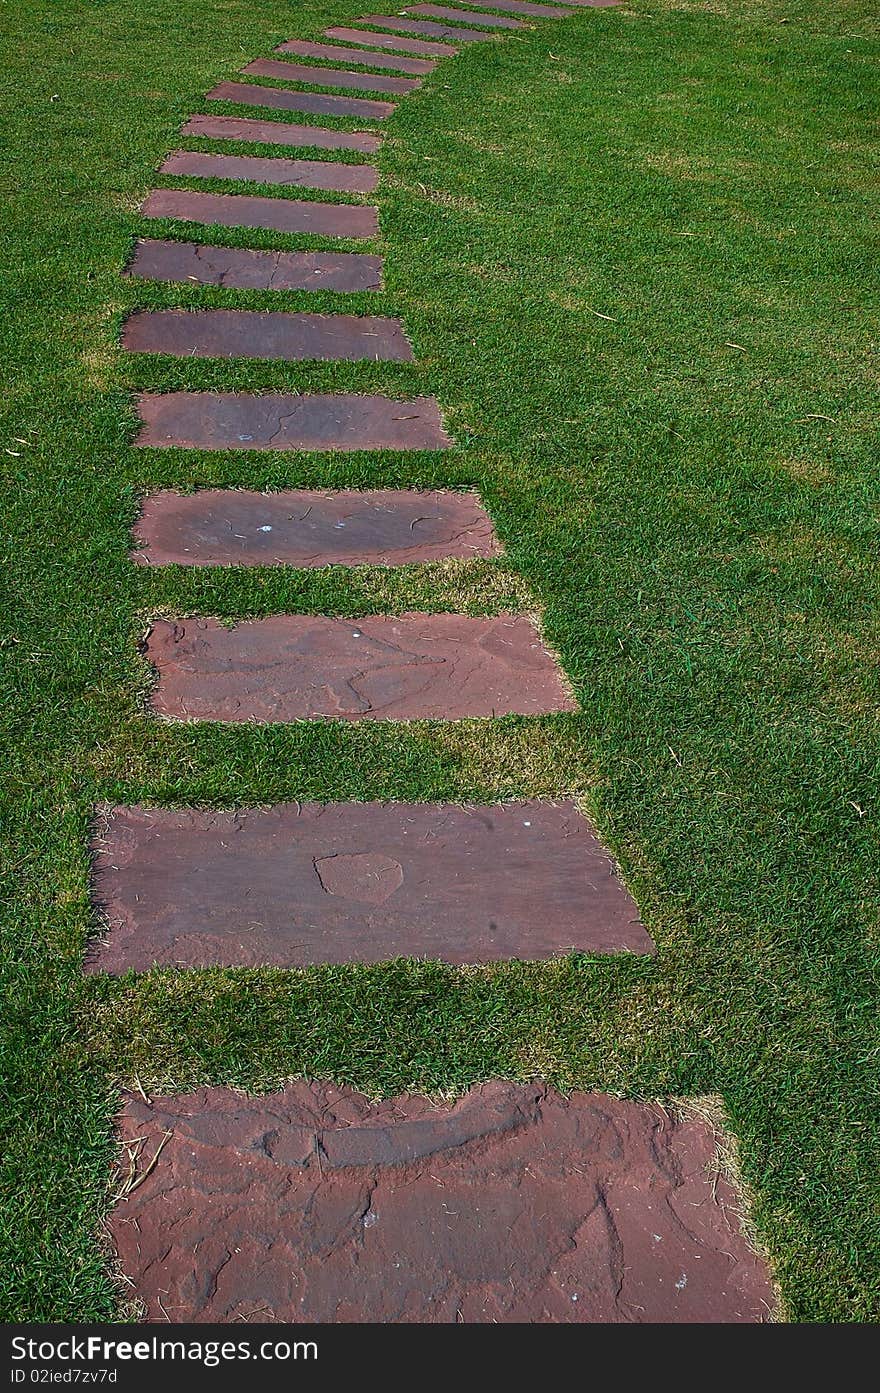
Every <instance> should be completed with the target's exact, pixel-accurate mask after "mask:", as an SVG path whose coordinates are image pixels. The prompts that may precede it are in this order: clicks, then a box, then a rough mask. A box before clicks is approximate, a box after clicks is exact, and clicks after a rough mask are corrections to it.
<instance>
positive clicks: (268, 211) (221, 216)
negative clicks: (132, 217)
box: [141, 189, 379, 237]
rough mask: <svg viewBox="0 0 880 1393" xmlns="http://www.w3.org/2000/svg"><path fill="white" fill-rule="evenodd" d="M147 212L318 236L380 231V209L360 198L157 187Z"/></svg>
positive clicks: (143, 209) (153, 215)
mask: <svg viewBox="0 0 880 1393" xmlns="http://www.w3.org/2000/svg"><path fill="white" fill-rule="evenodd" d="M141 212H142V213H143V215H144V217H145V218H178V219H180V220H182V221H183V222H197V223H207V224H209V225H216V226H218V227H264V228H270V229H272V230H273V231H275V232H306V233H311V234H312V235H313V236H317V237H375V236H376V234H377V232H378V231H379V215H378V213H377V212H376V209H375V208H367V207H364V206H363V205H362V204H357V203H319V202H318V201H317V200H314V201H313V202H308V203H305V202H299V201H297V200H295V199H292V198H258V197H254V196H252V195H250V194H237V193H201V192H197V191H196V190H194V189H153V191H152V193H151V194H149V195H148V197H147V199H146V202H145V203H143V204H142V206H141Z"/></svg>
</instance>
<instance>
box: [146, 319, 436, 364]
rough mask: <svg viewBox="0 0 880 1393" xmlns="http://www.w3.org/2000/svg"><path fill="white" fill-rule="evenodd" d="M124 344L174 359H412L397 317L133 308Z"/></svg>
mask: <svg viewBox="0 0 880 1393" xmlns="http://www.w3.org/2000/svg"><path fill="white" fill-rule="evenodd" d="M122 347H123V348H125V349H127V350H128V352H129V353H165V354H170V355H171V356H173V357H175V358H263V359H277V360H281V361H285V362H303V361H306V360H309V359H315V360H319V361H323V362H331V361H337V362H343V361H345V362H352V363H353V362H359V361H360V360H361V359H364V358H367V359H371V360H372V361H374V362H398V363H411V362H412V359H413V351H412V346H411V344H410V342H409V339H408V338H407V337H406V334H405V333H404V331H403V325H402V324H401V322H400V320H399V319H386V318H377V317H375V316H372V317H371V316H367V315H355V314H288V313H287V312H285V311H278V312H266V311H262V310H135V311H134V313H133V314H131V315H130V316H129V318H128V319H127V320H126V322H125V324H124V325H123V329H122Z"/></svg>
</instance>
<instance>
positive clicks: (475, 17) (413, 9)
mask: <svg viewBox="0 0 880 1393" xmlns="http://www.w3.org/2000/svg"><path fill="white" fill-rule="evenodd" d="M403 13H404V14H408V15H428V16H430V17H431V18H432V19H451V20H455V21H456V22H457V23H459V24H475V25H479V26H480V28H481V29H522V27H523V26H522V23H521V22H520V20H518V19H502V17H501V16H500V15H486V14H478V13H477V11H476V10H455V9H453V8H452V7H451V6H446V5H408V6H407V7H406V9H405V10H404V11H403Z"/></svg>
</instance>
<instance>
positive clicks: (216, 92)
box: [206, 82, 394, 121]
mask: <svg viewBox="0 0 880 1393" xmlns="http://www.w3.org/2000/svg"><path fill="white" fill-rule="evenodd" d="M206 97H207V100H208V101H211V102H237V103H238V105H239V106H269V107H273V108H274V109H275V110H276V111H308V112H311V113H312V114H313V115H315V116H354V117H357V118H359V119H360V118H364V119H367V120H371V121H384V119H385V117H386V116H390V115H391V113H392V112H393V111H394V103H393V102H373V101H367V100H366V99H365V98H363V97H334V96H332V95H331V94H330V93H329V92H289V91H287V89H286V88H284V87H257V86H255V85H253V84H252V83H249V82H220V83H218V84H217V86H216V87H214V88H212V89H211V91H210V92H208V93H207V94H206Z"/></svg>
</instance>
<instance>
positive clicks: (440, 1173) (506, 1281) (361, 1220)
mask: <svg viewBox="0 0 880 1393" xmlns="http://www.w3.org/2000/svg"><path fill="white" fill-rule="evenodd" d="M118 1126H119V1138H120V1169H121V1171H122V1173H123V1174H128V1172H129V1170H130V1162H129V1156H130V1154H131V1153H133V1154H134V1155H135V1156H136V1157H137V1163H136V1168H137V1179H138V1182H139V1183H137V1184H136V1186H135V1187H134V1188H132V1189H131V1190H130V1193H129V1194H128V1196H127V1198H126V1199H124V1200H122V1201H120V1202H119V1203H118V1204H117V1206H116V1208H115V1210H114V1212H113V1214H112V1215H111V1217H110V1221H109V1227H110V1234H111V1237H112V1240H113V1242H114V1244H115V1247H116V1251H117V1254H118V1258H119V1263H120V1266H121V1269H122V1271H123V1273H124V1274H125V1276H126V1277H127V1278H128V1280H129V1282H130V1283H131V1284H132V1285H131V1294H132V1296H136V1297H138V1298H139V1299H140V1300H142V1301H143V1302H144V1303H145V1305H146V1316H145V1319H146V1320H147V1321H150V1322H152V1321H155V1322H156V1323H159V1324H165V1323H166V1322H168V1321H171V1322H198V1323H211V1322H219V1323H223V1324H231V1325H234V1324H235V1323H237V1322H247V1320H248V1318H249V1317H250V1316H251V1315H253V1317H254V1319H255V1320H260V1321H272V1322H277V1323H282V1324H283V1323H285V1322H290V1323H291V1324H292V1326H293V1327H294V1328H296V1326H297V1325H298V1324H301V1323H311V1322H315V1323H327V1324H332V1325H336V1324H346V1323H361V1324H365V1323H373V1322H376V1323H381V1324H390V1325H395V1324H423V1323H430V1324H446V1323H448V1324H450V1325H457V1324H474V1323H479V1324H490V1323H493V1324H494V1323H500V1324H513V1323H522V1324H536V1323H554V1324H555V1323H565V1324H572V1323H575V1324H589V1323H595V1324H600V1323H611V1324H624V1323H631V1324H659V1323H664V1324H696V1323H706V1324H710V1325H716V1324H731V1323H737V1324H745V1323H755V1324H759V1323H761V1322H762V1321H764V1320H766V1319H767V1318H768V1317H772V1315H773V1313H774V1312H775V1310H776V1306H777V1302H776V1297H775V1293H774V1290H773V1285H772V1281H771V1277H770V1273H769V1272H768V1270H767V1266H766V1264H765V1262H764V1261H763V1260H762V1259H761V1258H759V1257H758V1256H757V1255H756V1254H755V1253H754V1252H753V1251H752V1249H751V1248H750V1246H749V1244H748V1242H747V1240H746V1238H745V1236H744V1234H743V1225H742V1221H741V1219H740V1217H739V1215H740V1210H741V1201H740V1199H739V1196H738V1194H737V1192H736V1190H735V1189H734V1188H733V1186H732V1185H731V1183H730V1182H729V1181H728V1179H727V1178H726V1175H725V1173H724V1169H723V1167H722V1164H721V1162H720V1161H719V1158H718V1144H717V1141H716V1138H715V1136H714V1134H713V1132H712V1129H711V1127H710V1126H709V1125H708V1124H707V1123H706V1122H705V1121H704V1120H703V1119H701V1118H699V1117H697V1116H694V1115H687V1114H686V1113H684V1114H683V1113H682V1111H681V1110H679V1109H675V1108H670V1107H669V1106H663V1107H661V1106H659V1105H656V1104H651V1103H634V1102H628V1101H625V1100H622V1099H620V1098H612V1097H609V1096H607V1095H604V1094H598V1093H574V1094H572V1095H571V1096H570V1097H568V1098H563V1097H562V1096H561V1095H560V1094H558V1093H556V1092H555V1091H554V1090H552V1089H550V1088H549V1087H547V1086H546V1085H544V1084H541V1083H530V1084H517V1083H507V1082H501V1081H494V1082H490V1083H487V1084H483V1085H482V1086H481V1087H478V1088H473V1089H472V1090H471V1091H470V1092H469V1093H468V1094H466V1095H465V1096H464V1097H463V1098H460V1099H459V1100H458V1101H456V1102H454V1103H440V1104H438V1103H434V1102H430V1101H428V1100H427V1099H426V1098H421V1097H418V1096H414V1095H412V1094H404V1095H401V1096H398V1097H396V1098H391V1099H388V1100H387V1101H383V1102H378V1103H374V1102H370V1101H369V1100H368V1099H367V1098H365V1097H363V1096H362V1095H361V1094H358V1093H355V1092H353V1091H352V1090H350V1089H348V1088H339V1087H337V1086H335V1085H333V1084H330V1083H306V1082H298V1083H291V1084H288V1085H287V1086H286V1087H285V1088H284V1089H283V1090H281V1091H280V1092H277V1093H270V1094H264V1095H262V1096H259V1097H248V1096H246V1095H244V1094H242V1093H240V1092H238V1091H234V1090H232V1089H222V1088H202V1089H199V1090H198V1091H197V1092H195V1093H191V1094H182V1095H176V1096H172V1097H156V1098H152V1099H150V1100H149V1101H146V1100H145V1099H144V1098H142V1097H140V1096H138V1095H137V1094H134V1093H131V1094H126V1095H125V1096H124V1107H123V1111H122V1115H121V1117H120V1120H119V1124H118ZM154 1159H155V1164H153V1163H154ZM150 1167H152V1168H151V1169H150Z"/></svg>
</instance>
